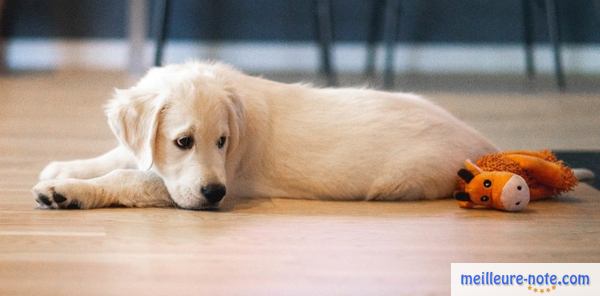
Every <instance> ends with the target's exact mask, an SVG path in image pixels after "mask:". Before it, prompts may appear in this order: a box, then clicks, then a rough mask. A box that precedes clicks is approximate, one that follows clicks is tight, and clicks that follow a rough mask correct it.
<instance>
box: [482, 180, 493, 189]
mask: <svg viewBox="0 0 600 296" xmlns="http://www.w3.org/2000/svg"><path fill="white" fill-rule="evenodd" d="M491 186H492V181H490V180H485V181H483V187H485V188H490V187H491Z"/></svg>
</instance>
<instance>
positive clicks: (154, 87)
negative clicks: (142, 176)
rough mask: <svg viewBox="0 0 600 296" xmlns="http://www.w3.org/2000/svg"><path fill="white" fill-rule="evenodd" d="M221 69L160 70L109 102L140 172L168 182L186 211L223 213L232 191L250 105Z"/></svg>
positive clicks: (119, 134) (113, 121) (114, 123)
mask: <svg viewBox="0 0 600 296" xmlns="http://www.w3.org/2000/svg"><path fill="white" fill-rule="evenodd" d="M232 71H233V70H230V69H227V68H224V67H223V66H221V65H213V64H210V65H209V64H201V63H188V64H184V65H173V66H167V67H163V68H155V69H152V70H150V71H149V72H148V74H146V76H145V77H144V78H142V79H141V80H140V82H139V83H138V84H137V85H136V86H134V87H132V88H130V89H127V90H117V91H116V93H115V97H114V98H113V99H112V100H111V101H110V102H109V104H108V106H107V108H106V113H107V116H108V122H109V125H110V126H111V129H112V130H113V132H114V134H115V135H116V136H117V138H118V139H119V142H120V143H121V145H124V146H126V147H128V148H129V150H130V151H131V152H132V153H133V155H135V157H136V160H137V163H138V166H139V169H141V170H150V169H151V170H153V171H155V172H156V173H158V174H159V175H160V176H161V177H162V178H163V180H164V182H165V185H166V187H167V189H168V191H169V193H170V195H171V198H172V199H173V201H174V202H175V203H176V204H177V205H178V206H180V207H182V208H186V209H216V208H218V207H219V205H220V203H221V200H222V199H223V198H225V196H226V194H227V179H228V178H227V176H228V174H227V171H228V170H227V167H228V158H231V156H232V155H233V154H234V153H235V151H236V149H237V145H238V143H239V138H240V132H241V124H242V121H243V120H242V119H243V118H242V117H243V112H242V107H241V103H240V101H239V100H238V98H237V96H236V94H235V92H234V90H233V89H232V88H231V87H229V86H228V85H227V81H226V77H223V76H227V74H228V72H232Z"/></svg>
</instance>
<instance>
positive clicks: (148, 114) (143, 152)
mask: <svg viewBox="0 0 600 296" xmlns="http://www.w3.org/2000/svg"><path fill="white" fill-rule="evenodd" d="M164 106H165V103H164V98H163V97H161V96H159V95H158V94H149V93H147V92H141V91H139V90H136V89H127V90H115V95H114V97H113V99H112V100H111V101H110V102H109V103H108V105H107V106H106V107H105V110H106V116H107V117H108V124H109V125H110V128H111V129H112V131H113V133H114V134H115V136H117V138H118V139H119V142H120V143H121V145H124V146H125V147H127V148H129V150H130V151H131V152H132V153H133V155H135V158H136V159H137V162H138V167H139V168H140V169H142V170H149V169H150V168H151V167H152V164H153V161H154V150H155V149H154V146H155V142H156V133H157V130H158V123H159V117H160V112H161V111H162V109H163V108H164Z"/></svg>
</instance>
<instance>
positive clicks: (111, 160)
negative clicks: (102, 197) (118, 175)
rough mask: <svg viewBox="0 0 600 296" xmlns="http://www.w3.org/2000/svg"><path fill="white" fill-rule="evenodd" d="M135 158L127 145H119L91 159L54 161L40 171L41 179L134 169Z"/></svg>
mask: <svg viewBox="0 0 600 296" xmlns="http://www.w3.org/2000/svg"><path fill="white" fill-rule="evenodd" d="M135 167H136V163H135V159H134V158H133V156H132V155H131V153H130V152H129V151H127V149H126V148H125V147H122V146H119V147H117V148H115V149H113V150H111V151H108V152H107V153H104V154H102V155H100V156H98V157H95V158H90V159H79V160H72V161H53V162H51V163H50V164H48V165H47V166H46V168H44V169H43V170H42V172H41V173H40V176H39V179H40V180H50V179H68V178H76V179H90V178H95V177H99V176H103V175H105V174H108V173H110V172H111V171H113V170H116V169H133V168H135Z"/></svg>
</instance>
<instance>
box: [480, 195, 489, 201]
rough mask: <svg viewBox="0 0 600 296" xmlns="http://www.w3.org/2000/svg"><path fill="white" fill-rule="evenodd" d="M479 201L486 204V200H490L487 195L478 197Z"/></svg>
mask: <svg viewBox="0 0 600 296" xmlns="http://www.w3.org/2000/svg"><path fill="white" fill-rule="evenodd" d="M479 199H481V201H483V202H487V201H488V200H490V197H489V196H487V195H484V196H482V197H480V198H479Z"/></svg>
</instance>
